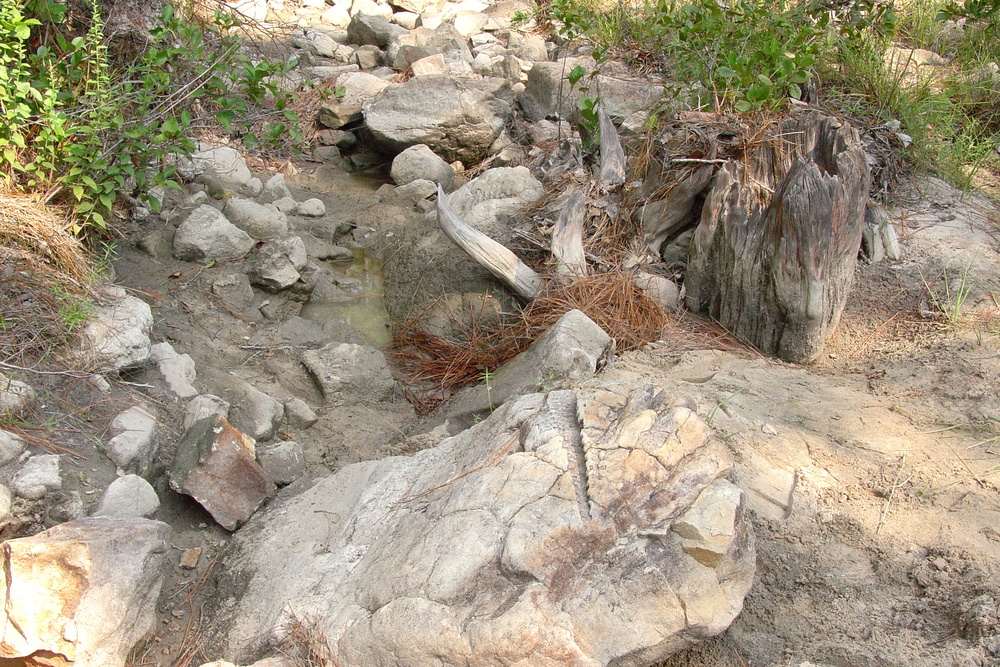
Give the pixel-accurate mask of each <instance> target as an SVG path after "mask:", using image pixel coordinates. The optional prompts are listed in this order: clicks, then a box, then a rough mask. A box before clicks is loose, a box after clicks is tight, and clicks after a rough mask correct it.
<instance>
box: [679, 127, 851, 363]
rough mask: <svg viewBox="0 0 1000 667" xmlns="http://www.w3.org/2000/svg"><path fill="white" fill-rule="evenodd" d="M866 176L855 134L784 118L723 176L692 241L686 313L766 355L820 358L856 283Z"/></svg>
mask: <svg viewBox="0 0 1000 667" xmlns="http://www.w3.org/2000/svg"><path fill="white" fill-rule="evenodd" d="M868 179H869V172H868V161H867V158H866V155H865V151H864V149H863V147H862V145H861V141H860V138H859V136H858V133H857V131H856V130H855V129H854V128H852V127H850V126H849V125H847V124H846V123H843V122H841V121H839V120H837V119H834V118H832V117H830V116H826V115H824V114H821V113H819V112H815V111H807V112H803V113H802V114H800V115H798V116H796V117H793V118H790V119H788V120H786V121H785V122H784V123H782V125H781V126H780V127H779V128H778V130H777V131H776V132H775V133H774V140H773V142H771V143H770V144H766V145H762V146H760V147H758V148H757V149H756V150H755V151H754V152H752V153H750V154H749V155H748V156H747V160H746V162H745V163H740V162H729V163H727V164H726V165H724V166H723V167H722V168H721V169H720V170H719V172H718V173H717V174H716V176H715V179H714V181H713V183H712V186H711V188H710V190H709V192H708V195H707V197H706V200H705V205H704V207H703V209H702V215H701V222H700V223H699V225H698V227H697V229H696V231H695V235H694V240H693V241H692V246H691V256H690V260H689V263H688V272H687V274H686V276H685V285H686V287H687V297H686V303H687V305H688V307H689V308H691V309H692V310H696V311H700V312H705V313H708V314H709V315H710V316H712V317H714V318H716V319H717V320H719V322H721V323H722V324H723V326H725V327H727V328H729V329H730V330H731V331H733V332H734V333H735V334H737V335H738V336H740V337H742V338H743V339H745V340H748V341H750V342H751V343H753V344H754V345H756V346H757V347H759V348H760V349H762V350H764V351H765V352H768V353H771V354H776V355H777V356H779V357H781V358H782V359H785V360H788V361H793V362H798V363H809V362H811V361H814V360H815V359H816V358H817V357H818V356H819V354H820V353H821V352H822V349H823V346H824V344H825V341H826V339H827V337H828V336H829V335H830V334H831V333H832V332H833V330H834V329H835V327H836V326H837V323H838V322H839V319H840V315H841V313H842V311H843V308H844V304H845V302H846V299H847V294H848V292H849V291H850V288H851V285H852V282H853V278H854V268H855V265H856V262H857V255H858V249H859V247H860V244H861V232H862V227H863V223H864V211H865V202H866V201H867V196H868ZM769 191H773V194H770V195H769V194H768V192H769Z"/></svg>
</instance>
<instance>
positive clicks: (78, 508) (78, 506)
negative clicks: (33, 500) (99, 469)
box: [46, 491, 87, 524]
mask: <svg viewBox="0 0 1000 667" xmlns="http://www.w3.org/2000/svg"><path fill="white" fill-rule="evenodd" d="M46 505H48V521H49V522H50V523H53V524H56V523H66V522H67V521H76V520H77V519H82V518H83V517H85V516H87V509H86V507H84V505H83V498H82V497H81V496H80V492H79V491H57V492H55V493H53V494H52V497H51V499H49V498H46Z"/></svg>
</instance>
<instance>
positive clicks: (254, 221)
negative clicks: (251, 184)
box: [223, 197, 288, 239]
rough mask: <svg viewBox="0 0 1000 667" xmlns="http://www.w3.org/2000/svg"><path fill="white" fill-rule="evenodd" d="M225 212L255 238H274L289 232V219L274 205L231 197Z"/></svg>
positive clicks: (232, 220)
mask: <svg viewBox="0 0 1000 667" xmlns="http://www.w3.org/2000/svg"><path fill="white" fill-rule="evenodd" d="M223 213H224V214H225V216H226V217H227V218H228V219H229V221H230V222H232V223H233V224H234V225H236V226H237V227H239V228H240V229H242V230H243V231H245V232H246V233H247V234H249V235H250V236H252V237H254V238H255V239H273V238H278V237H281V236H284V235H285V234H287V233H288V219H287V218H286V217H285V214H284V213H282V212H280V211H279V210H278V209H277V208H275V207H273V206H267V205H262V204H258V203H257V202H255V201H251V200H249V199H243V198H241V197H230V198H229V199H228V200H226V206H225V208H224V209H223Z"/></svg>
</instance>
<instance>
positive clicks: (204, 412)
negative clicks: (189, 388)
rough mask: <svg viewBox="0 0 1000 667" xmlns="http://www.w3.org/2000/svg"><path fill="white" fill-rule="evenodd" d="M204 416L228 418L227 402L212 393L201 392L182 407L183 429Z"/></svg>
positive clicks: (186, 428)
mask: <svg viewBox="0 0 1000 667" xmlns="http://www.w3.org/2000/svg"><path fill="white" fill-rule="evenodd" d="M206 417H212V418H215V417H223V418H227V419H228V418H229V403H228V402H226V401H225V400H223V399H221V398H219V397H218V396H215V395H214V394H202V395H201V396H195V397H194V398H192V399H191V400H190V401H188V404H187V406H186V407H185V408H184V430H185V431H186V430H188V429H189V428H191V427H192V426H194V425H195V423H196V422H200V421H201V420H202V419H205V418H206Z"/></svg>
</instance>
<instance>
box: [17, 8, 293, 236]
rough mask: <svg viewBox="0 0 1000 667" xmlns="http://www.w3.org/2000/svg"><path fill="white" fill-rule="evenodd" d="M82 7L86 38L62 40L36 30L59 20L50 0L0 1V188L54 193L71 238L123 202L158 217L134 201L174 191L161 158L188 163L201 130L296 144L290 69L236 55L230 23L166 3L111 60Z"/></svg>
mask: <svg viewBox="0 0 1000 667" xmlns="http://www.w3.org/2000/svg"><path fill="white" fill-rule="evenodd" d="M92 7H93V9H92V16H91V21H90V26H89V29H88V30H87V32H86V33H85V34H83V35H79V36H77V37H74V38H72V39H67V38H65V37H63V36H62V35H61V33H60V32H59V31H51V32H50V31H47V30H46V31H43V30H42V28H44V27H46V26H45V24H52V23H59V22H60V21H62V20H63V18H64V17H65V7H64V6H62V5H60V4H59V3H58V2H57V1H56V0H30V2H28V3H24V2H22V1H21V0H0V110H2V115H0V181H5V182H6V184H7V185H12V186H14V187H16V188H19V189H22V190H25V191H34V192H40V193H47V194H48V196H49V197H50V198H53V197H61V199H62V201H64V202H65V203H68V204H70V205H72V207H73V210H74V212H75V214H76V217H77V220H78V226H77V231H79V230H80V229H82V228H83V227H85V226H87V225H92V226H97V227H100V228H103V227H105V226H106V224H107V223H108V221H109V220H110V219H111V216H112V215H113V210H114V207H115V205H116V203H117V202H118V200H119V197H120V196H121V195H122V194H125V195H129V196H142V197H144V198H145V199H146V200H147V202H148V204H149V205H150V206H152V207H153V208H154V209H157V208H158V205H159V202H156V201H151V200H150V198H149V197H148V196H147V195H144V194H143V193H145V192H147V191H148V190H149V189H150V188H151V187H153V186H156V185H164V186H167V187H177V183H176V182H175V181H174V175H175V171H174V168H173V167H171V166H169V165H168V164H166V162H165V158H167V156H169V155H173V154H182V155H189V154H190V153H191V152H192V151H193V150H194V148H195V145H194V142H193V140H192V139H191V133H192V131H193V130H194V129H195V128H197V127H205V126H206V123H209V122H211V121H214V122H217V123H218V124H220V125H221V126H222V128H223V129H225V130H226V131H228V132H230V133H231V134H238V135H239V136H241V137H242V139H243V140H244V142H245V143H246V144H247V145H248V146H253V145H255V144H257V143H259V142H260V141H264V142H269V143H274V142H279V141H281V140H283V139H284V138H285V137H286V136H289V135H291V136H293V137H295V136H297V133H296V130H295V125H296V121H297V119H296V118H295V115H294V113H292V111H291V110H290V109H289V108H288V101H289V96H288V95H287V94H286V93H284V92H283V91H281V90H280V89H278V88H277V86H276V84H275V83H274V82H275V80H276V79H277V78H278V77H279V76H281V75H282V74H284V73H285V72H286V71H287V67H290V66H291V65H288V66H285V65H280V64H275V63H271V62H267V61H254V60H251V59H250V58H248V57H247V56H246V55H244V54H243V50H242V49H243V46H244V44H243V41H242V39H240V38H239V37H238V36H236V35H235V34H234V33H233V32H232V30H231V28H233V27H234V26H235V25H236V22H235V20H234V19H233V18H232V17H230V16H227V15H223V14H218V13H217V14H216V17H215V21H214V23H212V24H210V25H208V26H201V25H197V24H190V23H186V22H184V21H182V20H181V19H180V18H179V17H178V16H177V15H176V14H175V13H174V10H173V8H172V7H171V6H170V5H167V6H166V7H165V8H164V10H163V13H162V15H161V16H160V17H159V22H158V25H157V26H156V27H155V28H153V29H152V30H151V31H150V41H149V44H148V46H147V47H146V48H145V50H144V51H142V52H141V53H140V54H138V56H137V57H135V58H134V59H131V60H129V61H128V62H124V63H113V62H111V60H110V58H109V54H108V48H107V44H106V40H105V37H104V25H103V21H102V17H101V14H100V11H99V9H98V6H97V4H96V3H94V4H93V5H92ZM29 12H31V13H30V14H29Z"/></svg>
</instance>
